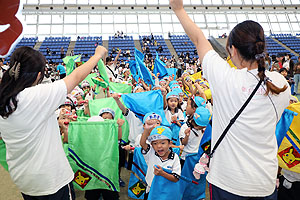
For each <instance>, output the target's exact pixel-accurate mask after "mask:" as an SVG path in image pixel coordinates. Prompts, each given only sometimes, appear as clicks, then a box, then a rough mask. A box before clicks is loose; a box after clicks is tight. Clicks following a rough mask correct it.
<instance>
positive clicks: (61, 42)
mask: <svg viewBox="0 0 300 200" xmlns="http://www.w3.org/2000/svg"><path fill="white" fill-rule="evenodd" d="M70 40H71V37H46V38H45V40H44V41H43V43H42V45H41V47H40V49H39V51H40V52H42V54H43V55H44V56H45V57H46V59H47V60H48V61H49V62H51V61H52V62H54V63H61V62H62V59H61V55H60V50H61V47H63V48H64V54H66V53H67V50H68V47H69V44H70ZM47 47H49V49H50V51H51V53H48V54H47Z"/></svg>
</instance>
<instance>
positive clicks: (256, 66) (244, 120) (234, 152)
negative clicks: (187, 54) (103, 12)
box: [170, 0, 290, 200]
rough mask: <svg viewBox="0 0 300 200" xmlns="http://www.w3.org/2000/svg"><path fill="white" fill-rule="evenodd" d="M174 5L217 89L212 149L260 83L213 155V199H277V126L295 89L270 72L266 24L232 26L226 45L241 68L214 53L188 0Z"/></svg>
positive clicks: (178, 0) (173, 1)
mask: <svg viewBox="0 0 300 200" xmlns="http://www.w3.org/2000/svg"><path fill="white" fill-rule="evenodd" d="M170 5H171V8H172V9H173V11H174V13H175V14H176V16H177V17H178V19H179V21H180V23H181V24H182V26H183V28H184V30H185V32H186V33H187V35H188V36H189V38H190V39H191V41H192V42H193V43H194V45H195V46H196V48H197V50H198V55H199V58H200V60H201V63H202V67H203V77H204V78H206V79H207V80H208V81H209V87H210V89H211V91H213V98H214V101H213V104H214V109H213V116H214V117H213V120H212V127H213V129H212V141H211V147H212V148H213V147H215V144H216V142H217V140H218V139H219V138H220V136H221V134H222V132H223V131H224V130H225V129H226V127H228V128H229V127H230V126H227V125H228V124H230V122H232V121H234V120H232V119H231V118H232V116H234V115H235V114H236V113H237V112H238V110H239V109H240V108H241V106H242V105H243V104H244V102H245V101H246V99H248V98H249V96H250V94H251V91H253V90H254V88H255V87H256V85H257V86H258V87H260V89H259V90H258V92H256V93H255V94H254V95H255V97H254V98H252V99H251V100H250V103H249V104H248V105H247V107H246V109H245V110H244V111H243V112H242V113H241V115H240V117H239V118H237V120H236V121H235V122H234V124H233V125H232V126H231V127H230V129H229V130H228V134H226V135H225V137H224V139H223V140H221V143H220V145H219V146H218V148H217V149H215V150H216V151H215V153H214V154H213V156H212V157H211V159H210V164H209V173H208V175H207V177H206V179H207V181H208V182H209V183H210V191H211V199H214V200H219V199H235V200H242V199H268V200H277V189H276V177H277V170H278V160H277V150H278V146H277V142H276V136H275V129H276V124H277V122H278V121H279V119H280V116H281V115H282V113H283V111H284V109H285V108H286V107H287V106H288V105H289V99H290V90H289V88H288V83H287V81H286V80H285V78H284V77H282V76H281V75H280V74H278V73H276V72H269V71H265V59H264V58H265V54H264V51H265V47H266V42H265V35H264V30H263V28H262V26H261V25H260V24H258V23H257V22H254V21H250V20H247V21H244V22H242V23H239V24H237V25H236V26H235V27H234V28H233V29H232V31H231V32H230V34H229V36H228V41H227V45H226V47H227V48H226V49H227V51H228V53H229V55H230V57H231V60H232V62H233V64H234V65H235V66H237V69H233V68H230V67H228V63H227V62H226V61H225V60H224V59H223V58H221V57H220V56H219V54H218V53H217V52H216V51H214V49H213V47H212V46H211V44H210V43H209V41H208V40H207V39H206V37H205V35H204V33H203V32H202V30H201V29H200V28H199V27H198V26H197V25H196V24H195V23H194V22H193V21H192V20H191V18H190V17H189V16H188V14H187V13H186V11H185V10H184V8H183V1H182V0H170ZM258 84H259V85H258ZM241 88H244V90H242V89H241ZM264 88H267V89H266V91H265V89H264ZM248 91H250V92H248ZM259 91H261V92H259ZM274 108H275V109H274ZM228 113H232V115H228ZM278 116H279V117H278ZM266 119H268V120H266ZM252 120H253V121H252ZM250 121H251V122H250ZM241 130H243V131H241ZM241 159H242V161H241ZM257 197H258V198H257Z"/></svg>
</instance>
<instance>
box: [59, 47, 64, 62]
mask: <svg viewBox="0 0 300 200" xmlns="http://www.w3.org/2000/svg"><path fill="white" fill-rule="evenodd" d="M64 57H65V50H64V47H61V48H60V58H61V59H63V58H64Z"/></svg>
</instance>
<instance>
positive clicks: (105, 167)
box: [68, 120, 120, 192]
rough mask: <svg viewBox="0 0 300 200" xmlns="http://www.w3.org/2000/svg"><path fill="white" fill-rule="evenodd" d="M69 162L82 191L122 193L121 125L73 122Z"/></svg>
mask: <svg viewBox="0 0 300 200" xmlns="http://www.w3.org/2000/svg"><path fill="white" fill-rule="evenodd" d="M68 139H69V145H68V154H69V155H68V159H69V162H70V165H71V167H72V169H73V171H74V173H75V175H74V180H73V181H74V184H73V185H74V187H75V188H76V189H79V190H92V189H107V190H111V191H118V192H119V191H120V187H119V147H118V125H117V123H116V121H115V120H105V121H104V122H71V123H70V125H69V134H68Z"/></svg>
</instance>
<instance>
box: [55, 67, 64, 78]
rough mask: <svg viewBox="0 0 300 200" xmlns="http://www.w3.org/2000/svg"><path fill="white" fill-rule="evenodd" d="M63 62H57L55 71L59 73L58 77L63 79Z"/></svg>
mask: <svg viewBox="0 0 300 200" xmlns="http://www.w3.org/2000/svg"><path fill="white" fill-rule="evenodd" d="M64 65H65V64H64V63H63V64H59V65H57V68H56V71H57V72H58V73H59V78H60V79H63V78H65V77H66V69H65V66H64Z"/></svg>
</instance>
